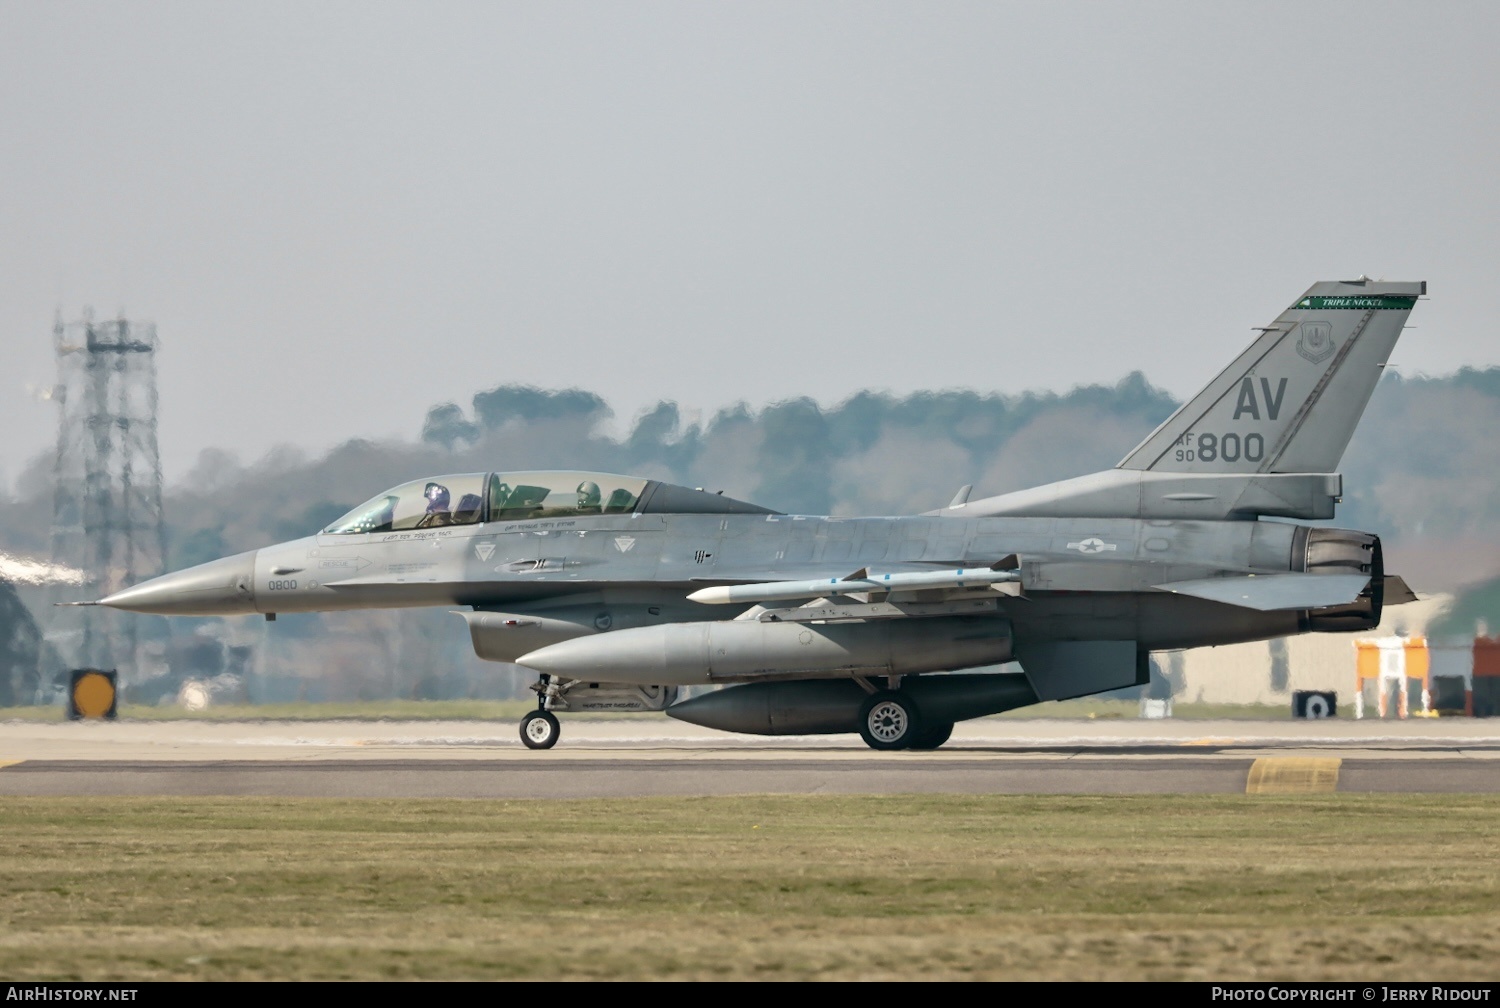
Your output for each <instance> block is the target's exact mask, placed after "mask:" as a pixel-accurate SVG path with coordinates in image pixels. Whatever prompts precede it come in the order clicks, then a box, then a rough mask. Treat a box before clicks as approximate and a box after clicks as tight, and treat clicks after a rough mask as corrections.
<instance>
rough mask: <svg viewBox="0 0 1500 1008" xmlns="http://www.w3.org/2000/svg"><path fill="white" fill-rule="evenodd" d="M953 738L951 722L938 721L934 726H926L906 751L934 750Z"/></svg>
mask: <svg viewBox="0 0 1500 1008" xmlns="http://www.w3.org/2000/svg"><path fill="white" fill-rule="evenodd" d="M952 737H953V722H952V721H940V722H938V723H937V724H935V725H928V726H927V728H925V729H924V730H923V732H922V734H921V736H919V737H918V738H917V739H916V740H915V741H913V742H912V744H911V745H909V746H907V748H908V749H936V748H937V747H938V746H940V745H942V744H943V743H944V742H946V741H948V740H949V739H950V738H952Z"/></svg>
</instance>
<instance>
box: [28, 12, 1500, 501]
mask: <svg viewBox="0 0 1500 1008" xmlns="http://www.w3.org/2000/svg"><path fill="white" fill-rule="evenodd" d="M1497 29H1500V5H1497V4H1493V3H1460V2H1445V3H1443V4H1425V3H1404V4H1402V3H1398V4H1392V3H1368V2H1363V3H1309V2H1297V3H1286V4H1281V3H1254V4H1232V5H1231V4H1203V3H1198V2H1193V3H1111V4H1106V3H1058V2H1048V3H998V2H991V3H983V4H964V3H951V2H950V3H937V4H935V3H899V4H897V3H874V2H859V3H809V2H805V0H799V2H794V3H773V2H756V3H727V2H726V3H630V4H621V3H529V4H508V3H500V2H495V0H488V2H483V3H453V2H447V3H444V2H431V0H427V2H423V3H420V4H419V3H404V4H392V3H373V2H369V0H360V2H320V3H315V4H308V3H303V2H297V3H276V2H265V0H257V2H255V3H211V4H210V3H199V2H190V3H176V2H151V3H139V2H137V3H130V2H108V3H76V2H58V0H53V2H47V3H42V2H33V0H24V2H21V0H0V341H3V342H0V346H3V349H4V362H3V364H0V425H3V426H4V429H5V430H6V431H8V432H9V435H10V436H9V437H8V438H7V439H6V440H5V443H4V444H3V446H0V471H3V473H4V474H5V476H6V477H7V478H8V479H13V478H14V477H15V476H16V474H17V472H18V470H19V469H20V467H21V465H22V464H23V462H24V461H25V460H26V459H27V458H29V457H31V456H34V455H35V454H36V453H37V452H39V451H42V450H45V449H46V448H47V447H48V446H49V444H50V443H51V441H52V439H53V437H54V436H55V423H56V417H55V410H54V407H53V406H51V405H50V404H48V403H45V402H42V401H39V400H38V398H37V397H36V395H35V394H34V393H33V392H30V391H28V388H35V387H40V386H46V385H50V384H51V383H52V381H53V374H54V361H53V359H52V355H51V346H50V341H51V324H52V318H53V314H54V312H55V311H56V310H57V309H58V308H59V307H60V308H61V309H62V310H63V312H64V314H65V316H67V317H74V316H76V315H77V314H78V313H79V311H80V309H81V308H82V307H83V306H84V305H93V306H94V307H95V309H96V310H97V312H98V313H100V314H102V315H106V316H107V315H110V314H113V313H115V312H117V311H120V310H123V311H124V312H125V313H126V314H127V315H128V316H129V317H131V318H137V319H150V320H154V321H155V322H156V323H157V325H158V330H159V332H160V335H161V338H162V341H163V350H162V353H161V359H160V368H161V372H160V373H161V439H162V440H161V443H162V452H163V459H164V462H165V465H166V469H167V473H168V477H169V479H170V478H172V477H174V476H180V475H181V474H182V473H184V472H185V471H186V470H187V469H188V468H189V467H190V466H191V464H192V462H193V459H194V458H195V456H196V455H197V453H198V451H199V450H200V449H202V448H204V447H207V446H219V447H225V448H229V449H232V450H234V451H236V452H238V453H239V454H240V455H241V456H242V458H244V459H245V460H246V461H249V460H251V459H253V458H255V457H257V456H258V455H260V454H261V453H263V452H264V451H265V450H266V449H268V448H269V447H271V446H272V445H275V444H278V443H285V442H291V443H295V444H299V445H302V446H305V447H306V448H308V449H309V450H312V451H318V450H321V449H324V448H327V447H329V446H331V445H333V444H335V443H338V442H340V441H343V440H345V439H347V438H350V437H355V436H376V437H378V436H388V435H399V436H404V437H411V436H414V435H415V434H416V432H417V431H418V429H419V428H420V425H421V421H422V417H423V415H424V412H425V411H426V409H427V408H428V407H429V406H431V405H433V404H434V403H437V402H440V401H443V400H450V399H451V400H456V401H458V402H460V403H463V404H467V402H468V399H469V397H470V396H471V395H472V394H473V393H474V392H476V391H479V390H481V389H485V388H490V387H492V386H494V385H497V384H501V383H504V382H525V383H532V384H536V385H541V386H544V387H551V388H560V387H567V386H574V385H576V386H580V387H583V388H586V389H590V390H593V391H596V392H598V393H600V394H601V395H603V396H604V397H605V398H606V399H607V400H608V401H609V402H610V403H611V404H612V405H613V406H614V408H615V410H616V413H617V415H618V416H619V418H620V419H621V420H622V421H625V422H628V421H629V420H630V419H631V418H632V417H633V416H634V414H635V413H636V411H637V410H639V409H640V408H642V407H644V406H646V405H648V404H650V403H653V402H655V401H656V400H657V399H660V398H670V399H675V400H677V401H679V402H680V403H682V404H683V405H684V406H685V407H688V408H693V407H698V408H702V409H703V410H704V411H705V413H706V412H709V411H712V410H713V409H716V408H717V407H719V406H722V405H725V404H727V403H730V402H733V401H735V400H738V399H745V400H748V401H749V402H750V403H752V404H754V405H759V404H763V403H766V402H770V401H775V400H778V399H784V398H788V397H793V396H799V395H810V396H813V397H814V398H816V399H818V400H820V401H822V402H824V403H830V404H831V403H834V402H837V401H839V400H841V399H843V398H844V397H846V396H847V395H849V394H850V393H852V392H854V391H855V390H857V389H860V388H865V387H873V388H882V389H889V390H891V391H894V392H898V393H904V392H910V391H913V390H916V389H924V388H934V389H935V388H952V387H970V388H976V389H980V390H986V391H988V390H999V391H1004V392H1017V391H1021V390H1024V389H1028V388H1054V389H1065V388H1068V387H1071V386H1072V385H1075V384H1079V383H1088V382H1096V381H1099V382H1113V381H1114V380H1116V379H1118V378H1119V377H1120V376H1121V375H1123V374H1125V373H1126V372H1128V371H1130V370H1133V369H1140V370H1143V371H1145V372H1146V374H1147V376H1148V377H1149V378H1150V379H1151V380H1152V381H1154V382H1156V383H1157V384H1160V385H1163V386H1165V387H1166V388H1168V389H1170V390H1172V391H1173V392H1175V393H1177V394H1179V395H1183V394H1186V393H1189V392H1191V391H1193V390H1195V389H1196V388H1198V387H1199V386H1200V385H1201V384H1203V383H1204V382H1205V381H1206V380H1207V379H1208V378H1209V377H1211V375H1212V374H1213V373H1214V372H1216V371H1217V370H1218V369H1219V368H1220V367H1221V366H1222V365H1223V364H1225V363H1226V362H1227V361H1228V360H1229V359H1230V358H1231V356H1232V355H1233V354H1234V353H1236V352H1237V351H1238V350H1240V349H1241V348H1242V347H1243V346H1244V344H1246V343H1247V342H1248V341H1249V339H1250V336H1251V332H1250V327H1252V326H1256V325H1262V324H1265V323H1266V322H1268V321H1270V320H1271V319H1272V318H1273V317H1274V316H1275V314H1276V313H1277V312H1278V311H1279V310H1280V309H1281V308H1283V307H1285V306H1286V305H1287V304H1289V303H1290V302H1291V301H1292V299H1293V298H1294V297H1295V296H1296V295H1298V294H1300V293H1301V292H1302V291H1303V290H1304V289H1305V288H1306V287H1307V286H1308V284H1310V283H1312V282H1313V281H1316V280H1323V279H1340V278H1346V277H1352V276H1356V275H1358V274H1360V273H1367V274H1369V275H1371V276H1375V277H1386V278H1390V279H1426V280H1428V281H1430V283H1431V294H1432V299H1431V300H1430V301H1428V302H1424V303H1423V304H1421V305H1419V306H1418V309H1417V311H1416V313H1415V314H1414V315H1413V319H1412V321H1413V325H1415V326H1416V327H1417V328H1416V329H1414V330H1412V331H1411V332H1409V333H1408V334H1407V336H1406V337H1405V339H1404V341H1403V343H1402V345H1401V346H1400V347H1398V348H1397V351H1396V355H1395V358H1394V359H1395V360H1396V361H1398V362H1399V363H1400V364H1401V365H1403V369H1404V370H1405V371H1406V372H1407V373H1415V372H1428V373H1433V374H1437V373H1446V372H1449V371H1452V370H1453V369H1455V368H1457V367H1459V366H1461V365H1464V364H1474V365H1488V364H1495V363H1500V338H1497V334H1496V331H1495V327H1494V325H1493V322H1492V316H1491V315H1490V314H1489V308H1490V305H1489V298H1490V297H1491V296H1493V291H1494V288H1495V282H1496V275H1497V269H1496V266H1497V262H1496V260H1497V257H1500V236H1497V231H1496V223H1497V221H1500V171H1497V158H1496V154H1497V145H1500V111H1497V109H1500V105H1497V103H1496V101H1495V96H1496V95H1497V94H1500V59H1497V58H1496V56H1495V53H1496V51H1497V43H1500V30H1497ZM503 464H504V460H496V465H503Z"/></svg>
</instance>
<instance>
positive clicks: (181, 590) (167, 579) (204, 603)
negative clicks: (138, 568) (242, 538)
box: [99, 550, 256, 616]
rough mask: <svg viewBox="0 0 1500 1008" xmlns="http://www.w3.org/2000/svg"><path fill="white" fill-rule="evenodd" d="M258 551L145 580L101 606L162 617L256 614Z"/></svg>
mask: <svg viewBox="0 0 1500 1008" xmlns="http://www.w3.org/2000/svg"><path fill="white" fill-rule="evenodd" d="M255 552H256V551H255V550H251V551H250V552H249V553H240V554H238V555H236V556H231V557H225V558H224V559H222V560H212V561H210V562H208V563H206V564H199V565H198V566H196V567H189V568H188V569H187V570H180V571H177V572H175V573H172V574H163V575H162V576H161V577H158V578H152V579H151V580H150V581H143V582H141V583H140V584H138V585H132V586H130V587H129V588H125V589H122V590H121V591H117V592H115V593H114V594H113V595H111V596H109V597H108V598H103V599H100V600H99V604H100V605H107V606H110V607H111V608H114V609H127V610H129V611H130V612H138V613H153V614H156V615H161V616H230V615H234V614H237V613H253V612H255V611H256V610H255V592H254V588H253V586H254V582H255Z"/></svg>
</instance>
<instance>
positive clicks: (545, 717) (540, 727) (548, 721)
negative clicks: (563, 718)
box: [521, 675, 562, 749]
mask: <svg viewBox="0 0 1500 1008" xmlns="http://www.w3.org/2000/svg"><path fill="white" fill-rule="evenodd" d="M531 688H532V689H533V690H535V691H536V710H534V711H532V712H531V713H530V714H527V715H526V716H525V717H523V718H522V719H521V742H522V744H524V745H525V746H526V748H527V749H551V748H552V747H553V746H555V745H557V740H558V739H559V738H561V737H562V725H560V724H558V723H557V715H556V714H553V713H552V712H551V711H549V710H548V709H547V701H548V700H549V699H550V698H551V697H552V696H554V695H555V694H556V693H557V687H556V686H553V685H552V677H551V676H550V675H542V676H541V677H540V678H539V679H538V680H537V681H536V682H535V683H534V684H532V687H531Z"/></svg>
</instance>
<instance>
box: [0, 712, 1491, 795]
mask: <svg viewBox="0 0 1500 1008" xmlns="http://www.w3.org/2000/svg"><path fill="white" fill-rule="evenodd" d="M1247 789H1248V790H1251V791H1267V792H1306V791H1333V790H1337V791H1384V792H1495V791H1500V719H1495V720H1476V719H1468V718H1461V719H1440V720H1433V719H1413V720H1409V721H1379V720H1365V721H1350V720H1343V719H1338V720H1327V721H1291V720H1286V721H1184V720H1164V721H1137V720H1126V719H1118V720H1116V719H1101V720H1098V721H1065V720H1056V721H1045V720H1004V719H988V720H979V721H972V722H966V723H964V724H960V725H959V726H958V729H957V730H956V731H955V733H954V737H953V740H952V741H950V742H949V743H948V744H947V745H946V746H944V747H943V748H942V749H940V750H937V751H935V752H900V753H877V752H873V751H871V750H870V749H867V748H866V747H865V746H864V745H863V743H861V742H860V741H859V739H858V738H857V737H856V736H796V737H787V738H758V737H747V736H734V735H726V734H723V733H720V732H714V731H711V730H709V729H704V728H698V727H696V726H693V725H686V724H682V723H681V722H676V721H672V720H670V719H667V718H659V719H656V718H652V719H632V720H601V719H598V718H593V717H586V716H585V717H575V718H565V719H564V721H563V740H562V742H560V743H559V745H558V746H557V748H555V749H551V750H547V751H544V752H533V751H531V750H528V749H526V748H524V747H523V746H522V745H521V743H520V741H519V739H518V738H517V736H516V729H515V726H514V725H512V724H508V723H496V722H459V721H420V722H416V721H409V722H374V723H370V722H352V721H345V722H208V721H175V722H149V721H137V722H100V721H84V722H64V723H45V724H43V723H29V722H14V721H13V722H6V723H0V795H265V796H302V797H362V798H396V797H412V798H579V797H629V796H644V795H722V794H747V793H787V794H814V793H835V794H895V793H910V792H926V793H939V792H946V793H962V794H1160V793H1213V792H1217V793H1230V792H1241V793H1242V792H1244V791H1246V790H1247Z"/></svg>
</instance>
